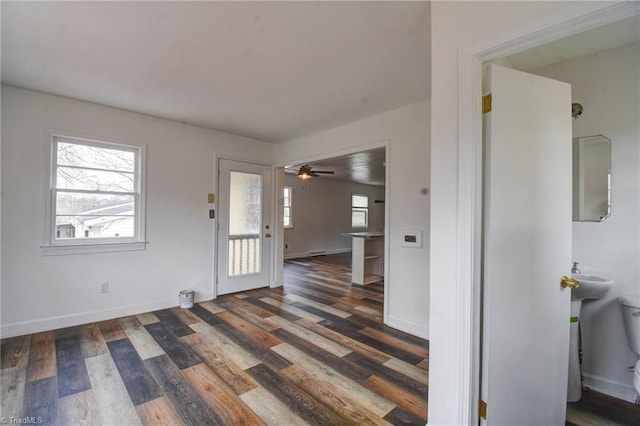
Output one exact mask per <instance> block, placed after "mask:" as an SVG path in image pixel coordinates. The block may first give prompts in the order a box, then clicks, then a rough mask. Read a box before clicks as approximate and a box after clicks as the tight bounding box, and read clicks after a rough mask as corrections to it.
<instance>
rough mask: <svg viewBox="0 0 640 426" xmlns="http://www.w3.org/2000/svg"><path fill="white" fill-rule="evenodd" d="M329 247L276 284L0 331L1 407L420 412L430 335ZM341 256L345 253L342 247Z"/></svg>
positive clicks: (185, 415)
mask: <svg viewBox="0 0 640 426" xmlns="http://www.w3.org/2000/svg"><path fill="white" fill-rule="evenodd" d="M340 260H341V258H340V257H336V258H335V259H333V261H332V260H331V259H330V258H329V257H327V258H315V259H309V260H306V261H305V260H301V261H290V262H287V264H286V266H285V277H286V278H285V286H284V288H281V289H263V290H255V291H250V292H245V293H240V294H236V295H229V296H224V297H220V298H218V299H216V300H215V301H214V302H204V303H199V304H196V305H195V306H194V307H193V309H189V310H181V309H178V308H173V309H166V310H161V311H156V312H152V313H145V314H141V315H134V316H130V317H126V318H120V319H118V320H111V321H104V322H100V323H95V324H87V325H83V326H78V327H71V328H67V329H62V330H56V331H50V332H44V333H36V334H32V335H28V336H21V337H16V338H10V339H6V340H3V341H2V385H1V386H2V389H1V391H2V413H1V416H3V417H4V418H9V421H11V419H10V418H11V417H14V418H22V419H24V417H29V418H35V421H38V420H39V418H40V419H42V424H58V425H75V424H102V425H129V424H152V425H160V424H170V425H176V424H190V425H205V424H226V425H239V424H245V425H259V424H273V425H285V424H286V425H290V424H292V425H295V424H316V425H329V424H335V425H344V424H421V425H423V424H425V421H426V418H427V404H426V396H427V390H428V364H429V363H428V355H429V353H428V342H426V341H425V340H422V339H419V338H416V337H413V336H410V335H408V334H405V333H402V332H399V331H397V330H394V329H391V328H389V327H386V326H384V325H383V324H382V306H383V287H382V283H377V284H371V285H368V286H366V287H359V286H351V285H350V273H349V268H348V266H346V265H345V264H344V262H341V261H340ZM342 260H344V257H343V258H342Z"/></svg>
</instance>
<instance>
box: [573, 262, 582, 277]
mask: <svg viewBox="0 0 640 426" xmlns="http://www.w3.org/2000/svg"><path fill="white" fill-rule="evenodd" d="M578 265H579V263H578V262H573V266H572V267H571V273H572V274H579V273H580V269H578Z"/></svg>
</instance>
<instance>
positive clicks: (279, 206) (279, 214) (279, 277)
mask: <svg viewBox="0 0 640 426" xmlns="http://www.w3.org/2000/svg"><path fill="white" fill-rule="evenodd" d="M389 145H390V144H389V140H388V139H384V140H382V141H379V142H374V143H371V144H366V145H358V146H353V147H349V148H346V149H342V150H339V151H330V152H326V153H324V154H318V155H314V156H311V157H303V158H297V159H295V160H289V161H286V163H283V162H277V163H276V167H277V169H276V171H275V172H274V173H275V174H274V179H273V181H274V183H275V190H274V197H275V200H274V205H275V209H276V211H275V214H274V216H273V217H274V220H275V224H274V230H275V231H276V238H275V239H274V240H275V241H274V243H275V251H274V253H273V254H272V259H274V262H275V263H274V265H273V271H274V280H275V283H274V286H281V285H283V280H284V225H283V223H282V221H283V216H284V208H283V207H284V204H283V203H284V201H283V196H282V195H281V194H282V191H283V188H284V167H285V166H288V165H289V164H304V163H313V162H314V161H319V160H325V159H327V158H333V157H340V156H343V155H349V154H355V153H358V152H362V151H368V150H371V149H376V148H384V155H385V164H386V166H385V172H384V197H385V200H388V199H389V172H388V170H389V167H390V156H389ZM388 218H389V203H385V204H384V253H385V256H384V275H385V279H384V302H383V308H382V311H383V322H384V323H385V324H388V322H389V303H388V300H389V275H390V274H389V256H388V253H389V220H388Z"/></svg>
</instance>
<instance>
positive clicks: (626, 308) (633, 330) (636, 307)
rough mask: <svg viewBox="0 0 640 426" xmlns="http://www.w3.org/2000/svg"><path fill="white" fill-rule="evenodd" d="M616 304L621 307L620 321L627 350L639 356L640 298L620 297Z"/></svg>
mask: <svg viewBox="0 0 640 426" xmlns="http://www.w3.org/2000/svg"><path fill="white" fill-rule="evenodd" d="M618 302H620V305H621V307H622V321H623V322H624V331H625V332H626V333H627V342H628V343H629V348H631V351H633V352H634V353H636V354H637V355H640V296H627V297H620V298H619V299H618Z"/></svg>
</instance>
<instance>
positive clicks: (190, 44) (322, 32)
mask: <svg viewBox="0 0 640 426" xmlns="http://www.w3.org/2000/svg"><path fill="white" fill-rule="evenodd" d="M1 7H2V82H3V83H5V84H9V85H14V86H19V87H25V88H29V89H34V90H39V91H43V92H49V93H53V94H57V95H62V96H69V97H73V98H77V99H82V100H86V101H90V102H96V103H100V104H105V105H110V106H114V107H118V108H123V109H127V110H132V111H137V112H142V113H146V114H150V115H154V116H158V117H164V118H170V119H174V120H178V121H181V122H187V123H191V124H196V125H200V126H205V127H209V128H213V129H218V130H222V131H225V132H229V133H234V134H239V135H244V136H248V137H253V138H256V139H260V140H264V141H270V142H281V141H286V140H291V139H295V138H297V137H299V136H303V135H306V134H310V133H314V132H318V131H321V130H325V129H328V128H332V127H336V126H338V125H342V124H346V123H349V122H352V121H356V120H359V119H362V118H365V117H368V116H371V115H375V114H377V113H380V112H383V111H387V110H390V109H394V108H397V107H400V106H403V105H407V104H410V103H415V102H418V101H421V100H424V99H427V98H428V97H429V80H430V76H429V72H430V67H429V58H430V51H429V47H430V43H429V33H430V30H429V4H428V3H427V2H393V1H389V2H129V3H127V2H39V3H32V2H11V1H3V2H2V6H1Z"/></svg>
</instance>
